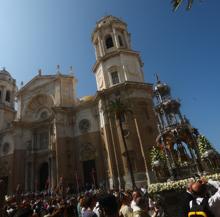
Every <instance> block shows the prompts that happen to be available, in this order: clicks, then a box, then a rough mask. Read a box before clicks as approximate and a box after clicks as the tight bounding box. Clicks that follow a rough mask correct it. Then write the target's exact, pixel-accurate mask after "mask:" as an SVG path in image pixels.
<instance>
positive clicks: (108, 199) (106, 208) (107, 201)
mask: <svg viewBox="0 0 220 217" xmlns="http://www.w3.org/2000/svg"><path fill="white" fill-rule="evenodd" d="M99 206H100V211H101V215H100V216H101V217H119V212H118V208H119V206H118V202H117V200H116V197H115V196H114V195H112V194H106V195H103V196H102V197H101V198H100V199H99Z"/></svg>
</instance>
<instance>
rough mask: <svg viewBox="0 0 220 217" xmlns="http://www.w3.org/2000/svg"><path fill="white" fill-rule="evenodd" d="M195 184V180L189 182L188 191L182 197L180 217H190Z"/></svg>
mask: <svg viewBox="0 0 220 217" xmlns="http://www.w3.org/2000/svg"><path fill="white" fill-rule="evenodd" d="M194 182H195V181H194V179H190V180H189V182H188V184H187V187H186V191H185V192H184V193H183V194H182V196H181V200H180V203H179V211H178V216H179V217H188V212H189V210H190V207H189V203H190V201H191V200H193V198H194V197H193V193H192V185H193V183H194Z"/></svg>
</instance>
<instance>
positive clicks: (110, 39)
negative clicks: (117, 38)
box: [105, 35, 114, 49]
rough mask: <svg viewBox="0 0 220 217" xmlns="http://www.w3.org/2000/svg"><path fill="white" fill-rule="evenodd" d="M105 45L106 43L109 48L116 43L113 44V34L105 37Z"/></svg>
mask: <svg viewBox="0 0 220 217" xmlns="http://www.w3.org/2000/svg"><path fill="white" fill-rule="evenodd" d="M105 45H106V48H107V49H109V48H111V47H114V44H113V40H112V37H111V35H108V36H107V37H106V39H105Z"/></svg>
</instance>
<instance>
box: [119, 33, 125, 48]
mask: <svg viewBox="0 0 220 217" xmlns="http://www.w3.org/2000/svg"><path fill="white" fill-rule="evenodd" d="M118 41H119V45H120V47H123V46H124V44H123V41H122V38H121V36H120V35H118Z"/></svg>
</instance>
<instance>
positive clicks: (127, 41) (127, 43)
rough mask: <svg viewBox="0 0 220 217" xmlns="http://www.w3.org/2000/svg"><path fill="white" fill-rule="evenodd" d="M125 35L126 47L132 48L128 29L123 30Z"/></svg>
mask: <svg viewBox="0 0 220 217" xmlns="http://www.w3.org/2000/svg"><path fill="white" fill-rule="evenodd" d="M123 35H124V38H125V44H126V47H127V48H130V47H131V46H130V43H129V39H128V34H127V32H126V31H123Z"/></svg>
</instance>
